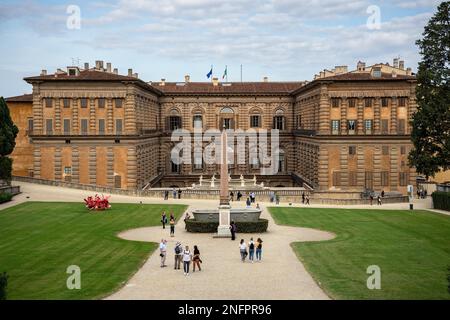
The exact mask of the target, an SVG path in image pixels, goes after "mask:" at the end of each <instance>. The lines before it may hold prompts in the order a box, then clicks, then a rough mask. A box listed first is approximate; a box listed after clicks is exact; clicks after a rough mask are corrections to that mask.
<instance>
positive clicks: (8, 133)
mask: <svg viewBox="0 0 450 320" xmlns="http://www.w3.org/2000/svg"><path fill="white" fill-rule="evenodd" d="M18 132H19V129H17V127H16V125H15V124H14V123H13V121H12V120H11V116H10V114H9V109H8V106H7V105H6V102H5V99H3V97H0V180H3V181H6V182H7V183H9V182H10V181H11V172H12V159H11V158H9V157H8V155H9V154H11V152H13V150H14V147H15V146H16V137H17V133H18Z"/></svg>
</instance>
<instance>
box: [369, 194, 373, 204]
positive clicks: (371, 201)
mask: <svg viewBox="0 0 450 320" xmlns="http://www.w3.org/2000/svg"><path fill="white" fill-rule="evenodd" d="M372 204H373V195H370V205H372Z"/></svg>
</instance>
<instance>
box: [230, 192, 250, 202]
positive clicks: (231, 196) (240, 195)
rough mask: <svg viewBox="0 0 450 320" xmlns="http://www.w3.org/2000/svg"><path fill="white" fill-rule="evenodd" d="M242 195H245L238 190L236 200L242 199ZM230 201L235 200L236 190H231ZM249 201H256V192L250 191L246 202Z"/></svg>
mask: <svg viewBox="0 0 450 320" xmlns="http://www.w3.org/2000/svg"><path fill="white" fill-rule="evenodd" d="M242 197H243V194H242V192H241V191H238V192H237V193H236V201H240V200H241V198H242ZM230 201H234V192H233V191H230ZM248 201H250V203H255V202H256V193H255V192H250V193H249V194H248V197H247V201H246V202H248Z"/></svg>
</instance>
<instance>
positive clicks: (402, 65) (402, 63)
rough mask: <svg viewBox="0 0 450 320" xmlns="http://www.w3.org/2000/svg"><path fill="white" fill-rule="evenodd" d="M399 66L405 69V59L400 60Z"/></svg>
mask: <svg viewBox="0 0 450 320" xmlns="http://www.w3.org/2000/svg"><path fill="white" fill-rule="evenodd" d="M398 67H399V68H400V69H402V70H405V61H404V60H400V61H399V62H398Z"/></svg>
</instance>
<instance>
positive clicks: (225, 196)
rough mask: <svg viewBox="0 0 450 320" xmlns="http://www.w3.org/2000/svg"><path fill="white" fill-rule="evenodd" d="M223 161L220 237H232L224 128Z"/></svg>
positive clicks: (224, 132) (224, 133)
mask: <svg viewBox="0 0 450 320" xmlns="http://www.w3.org/2000/svg"><path fill="white" fill-rule="evenodd" d="M221 144H222V145H221V147H222V157H221V158H222V159H221V160H222V161H221V164H220V202H219V226H218V227H217V236H218V237H231V232H230V209H231V206H230V198H229V192H228V152H227V151H228V143H227V132H226V130H225V128H223V130H222V137H221Z"/></svg>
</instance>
